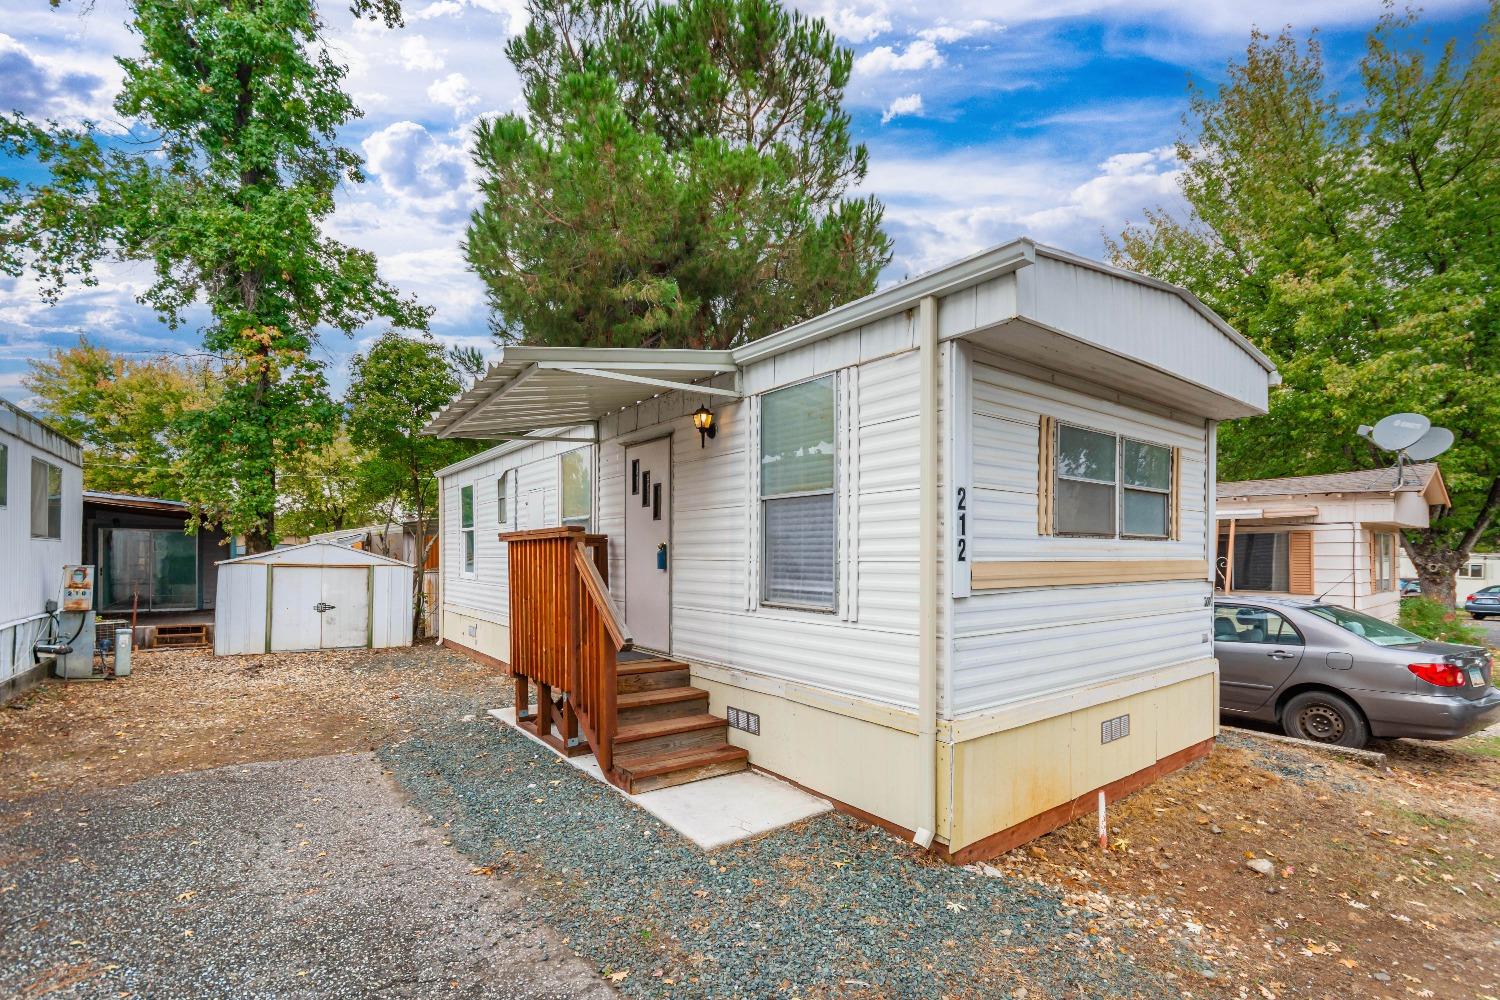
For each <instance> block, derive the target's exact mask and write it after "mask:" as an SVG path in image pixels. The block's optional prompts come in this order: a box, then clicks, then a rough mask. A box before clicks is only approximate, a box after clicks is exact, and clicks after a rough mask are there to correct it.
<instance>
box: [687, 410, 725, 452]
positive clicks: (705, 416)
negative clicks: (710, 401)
mask: <svg viewBox="0 0 1500 1000" xmlns="http://www.w3.org/2000/svg"><path fill="white" fill-rule="evenodd" d="M693 426H694V427H696V428H698V447H700V448H703V447H706V446H707V441H708V439H709V438H711V437H718V436H719V428H718V426H717V425H715V423H714V411H713V410H710V409H709V408H708V407H706V406H700V407H698V408H697V409H696V410H694V411H693Z"/></svg>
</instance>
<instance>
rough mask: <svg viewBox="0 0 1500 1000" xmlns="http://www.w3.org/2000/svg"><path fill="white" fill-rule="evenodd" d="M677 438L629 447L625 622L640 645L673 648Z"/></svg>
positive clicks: (662, 649) (627, 457)
mask: <svg viewBox="0 0 1500 1000" xmlns="http://www.w3.org/2000/svg"><path fill="white" fill-rule="evenodd" d="M671 467H672V439H671V438H659V439H657V440H655V441H647V442H646V443H645V444H637V445H631V446H630V447H628V448H626V449H625V624H626V625H628V626H630V632H631V635H633V636H634V637H635V644H636V645H637V646H643V647H645V648H646V649H654V650H657V651H658V652H663V653H665V652H668V651H669V649H670V647H671V609H672V560H671V553H670V552H669V551H668V543H669V542H670V541H671V537H672V531H671V528H672V474H671Z"/></svg>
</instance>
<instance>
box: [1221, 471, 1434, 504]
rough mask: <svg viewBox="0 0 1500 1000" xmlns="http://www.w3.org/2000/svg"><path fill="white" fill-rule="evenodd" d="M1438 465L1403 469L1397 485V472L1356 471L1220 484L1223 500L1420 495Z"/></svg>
mask: <svg viewBox="0 0 1500 1000" xmlns="http://www.w3.org/2000/svg"><path fill="white" fill-rule="evenodd" d="M1437 468H1438V466H1437V463H1436V462H1419V463H1417V464H1415V465H1408V466H1406V467H1405V469H1404V470H1403V475H1402V480H1403V481H1402V483H1401V484H1400V485H1399V486H1398V485H1397V484H1396V470H1395V469H1393V468H1386V469H1359V470H1356V471H1354V472H1330V473H1327V474H1325V475H1321V476H1287V477H1285V478H1283V479H1246V480H1242V481H1240V482H1237V483H1220V484H1219V489H1218V496H1219V499H1220V500H1228V499H1230V498H1231V497H1289V496H1300V495H1302V494H1305V493H1390V492H1393V491H1394V492H1399V493H1420V492H1421V491H1422V490H1424V489H1426V488H1427V484H1428V482H1430V481H1431V479H1432V477H1433V475H1434V474H1435V473H1436V472H1437Z"/></svg>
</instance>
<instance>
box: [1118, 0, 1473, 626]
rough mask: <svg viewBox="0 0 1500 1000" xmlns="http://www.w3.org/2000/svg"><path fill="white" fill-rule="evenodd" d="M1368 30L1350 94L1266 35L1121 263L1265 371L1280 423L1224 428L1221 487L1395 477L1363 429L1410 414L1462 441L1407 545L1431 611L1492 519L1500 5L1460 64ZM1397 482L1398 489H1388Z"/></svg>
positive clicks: (1122, 244)
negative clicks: (1195, 303) (1431, 516)
mask: <svg viewBox="0 0 1500 1000" xmlns="http://www.w3.org/2000/svg"><path fill="white" fill-rule="evenodd" d="M1416 27H1417V26H1416V24H1415V23H1414V16H1412V15H1401V16H1397V15H1389V16H1387V17H1386V18H1384V19H1383V20H1382V21H1381V23H1380V24H1379V26H1378V27H1377V28H1376V29H1375V30H1374V31H1373V32H1372V33H1371V35H1370V37H1369V39H1368V48H1367V52H1366V54H1365V56H1364V58H1363V61H1362V63H1361V66H1360V70H1361V73H1360V82H1361V91H1362V92H1361V94H1360V95H1359V97H1358V98H1357V99H1355V98H1348V99H1346V98H1344V97H1343V96H1341V95H1339V94H1335V93H1332V92H1330V90H1329V88H1328V85H1327V80H1326V78H1325V73H1324V68H1323V61H1322V54H1321V51H1320V49H1319V46H1318V44H1317V41H1316V39H1315V38H1314V39H1312V40H1309V41H1308V42H1307V43H1306V44H1305V45H1302V44H1299V43H1298V41H1297V40H1296V39H1295V38H1293V37H1292V36H1291V34H1290V33H1283V34H1282V35H1280V36H1279V37H1277V38H1274V39H1272V38H1269V37H1267V36H1265V35H1261V34H1255V35H1254V36H1253V37H1252V38H1251V41H1250V44H1249V47H1248V50H1247V52H1246V57H1245V61H1244V62H1243V63H1237V64H1234V65H1232V66H1230V68H1229V74H1228V79H1227V81H1226V82H1225V83H1224V85H1223V86H1222V87H1220V88H1219V89H1218V91H1217V93H1215V94H1211V95H1210V94H1207V93H1204V92H1201V91H1195V92H1194V93H1193V95H1192V102H1191V109H1192V117H1191V120H1192V121H1193V122H1195V123H1196V127H1195V128H1193V129H1192V134H1191V135H1190V137H1188V138H1186V139H1184V140H1183V141H1182V142H1181V143H1179V145H1178V157H1179V159H1180V160H1181V163H1182V171H1183V172H1182V182H1181V186H1182V193H1183V195H1184V197H1185V199H1186V201H1187V203H1188V205H1189V207H1190V208H1191V216H1190V217H1189V218H1187V219H1182V220H1179V219H1176V218H1174V217H1172V216H1171V215H1170V214H1168V213H1166V212H1163V211H1160V210H1158V211H1153V212H1148V213H1147V221H1146V223H1145V224H1144V225H1140V226H1134V227H1131V228H1128V229H1127V230H1126V231H1125V233H1124V234H1123V235H1122V237H1121V238H1120V240H1119V242H1118V243H1117V244H1115V245H1114V246H1113V248H1112V250H1113V256H1114V258H1115V260H1116V262H1117V263H1120V264H1122V265H1123V266H1126V267H1130V268H1133V269H1136V270H1139V271H1143V272H1145V273H1148V274H1152V275H1156V276H1157V277H1160V278H1164V279H1166V280H1168V281H1172V282H1176V283H1177V284H1181V285H1184V286H1186V287H1187V288H1189V289H1191V290H1192V291H1193V292H1195V293H1196V294H1197V295H1198V296H1199V297H1200V298H1202V299H1203V300H1204V301H1205V302H1207V303H1208V304H1209V305H1210V306H1212V307H1213V308H1214V309H1215V310H1216V311H1218V312H1219V313H1220V314H1221V315H1222V316H1224V317H1225V318H1226V319H1227V320H1228V321H1229V322H1230V323H1231V324H1233V325H1234V326H1236V327H1237V328H1238V329H1240V330H1241V331H1242V332H1244V333H1245V334H1246V335H1247V336H1249V337H1250V339H1251V340H1253V341H1254V342H1255V343H1256V344H1257V345H1258V346H1260V347H1261V348H1262V349H1263V350H1264V351H1265V352H1266V353H1267V354H1269V355H1270V356H1271V357H1272V358H1273V359H1274V360H1275V361H1276V363H1277V366H1278V367H1279V368H1280V370H1281V374H1282V378H1283V380H1284V381H1283V384H1282V385H1281V386H1280V387H1279V388H1277V389H1274V390H1273V392H1272V395H1271V404H1270V413H1269V415H1267V416H1264V417H1256V418H1253V419H1249V420H1241V421H1235V422H1233V423H1230V424H1226V425H1224V426H1223V427H1221V428H1220V432H1219V460H1220V471H1221V475H1222V477H1223V478H1225V479H1240V478H1255V477H1262V476H1283V475H1294V474H1297V475H1300V474H1310V473H1320V472H1332V471H1339V470H1344V469H1350V468H1360V467H1365V468H1370V467H1376V466H1378V465H1382V464H1388V463H1389V461H1390V459H1389V456H1385V455H1382V454H1379V453H1377V452H1376V451H1375V450H1374V449H1373V448H1372V447H1371V446H1369V445H1368V444H1367V443H1366V442H1365V441H1363V440H1362V439H1361V438H1359V437H1358V436H1357V435H1356V433H1355V430H1356V428H1357V427H1358V426H1359V425H1360V424H1362V423H1373V422H1374V421H1375V420H1377V419H1379V418H1380V417H1382V416H1384V415H1385V414H1387V413H1392V412H1396V411H1400V410H1411V411H1416V412H1419V413H1424V414H1426V415H1427V416H1428V417H1430V418H1431V419H1432V421H1433V422H1434V423H1435V424H1439V425H1442V426H1446V427H1449V428H1451V429H1452V430H1453V431H1454V433H1455V435H1456V436H1457V442H1456V444H1455V445H1454V447H1453V448H1452V450H1451V451H1449V452H1448V453H1447V454H1446V455H1444V456H1443V458H1442V460H1441V464H1442V467H1443V474H1444V477H1445V479H1446V480H1447V483H1448V488H1449V491H1450V493H1451V494H1452V498H1453V506H1452V509H1451V510H1450V511H1447V512H1446V513H1444V515H1443V516H1441V517H1439V518H1437V519H1436V520H1435V521H1434V522H1433V523H1432V525H1431V527H1429V528H1427V529H1424V530H1421V531H1410V532H1406V533H1405V536H1404V545H1405V548H1406V551H1407V553H1408V554H1409V555H1410V556H1411V558H1412V561H1413V563H1414V564H1415V565H1416V567H1417V571H1418V573H1419V574H1420V576H1421V581H1422V590H1423V592H1424V593H1426V594H1431V595H1441V597H1442V598H1443V599H1444V600H1446V601H1447V602H1449V603H1450V604H1451V603H1452V600H1453V596H1454V595H1453V575H1454V573H1455V572H1456V571H1457V570H1458V568H1459V567H1460V566H1461V565H1462V564H1463V562H1464V560H1465V559H1466V558H1467V556H1468V554H1469V553H1470V551H1472V550H1473V548H1474V546H1475V545H1476V544H1477V543H1478V542H1479V541H1480V540H1481V539H1483V538H1484V537H1485V535H1486V533H1487V532H1489V531H1491V529H1492V528H1493V526H1494V524H1495V519H1496V515H1497V513H1500V295H1497V294H1496V293H1497V289H1500V225H1497V223H1500V41H1497V38H1496V34H1495V33H1496V28H1497V27H1500V7H1492V8H1491V12H1490V16H1489V18H1488V20H1487V22H1486V24H1485V25H1484V27H1483V29H1482V30H1481V31H1480V33H1479V35H1478V37H1477V38H1476V39H1475V41H1474V44H1473V46H1472V51H1470V52H1469V53H1468V54H1467V58H1465V57H1464V56H1463V55H1461V54H1460V52H1459V51H1458V48H1457V47H1456V46H1455V45H1454V44H1452V43H1450V44H1448V45H1446V46H1444V47H1443V48H1442V49H1441V50H1439V51H1433V50H1432V47H1431V46H1430V45H1429V43H1427V42H1425V41H1424V42H1420V43H1412V44H1407V45H1403V41H1402V40H1403V39H1407V38H1410V37H1412V36H1413V35H1414V34H1415V30H1414V29H1415V28H1416ZM1393 475H1394V473H1393Z"/></svg>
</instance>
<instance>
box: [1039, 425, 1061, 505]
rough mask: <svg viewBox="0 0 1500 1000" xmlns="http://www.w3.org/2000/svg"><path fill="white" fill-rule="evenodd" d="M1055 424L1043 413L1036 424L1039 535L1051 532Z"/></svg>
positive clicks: (1055, 443)
mask: <svg viewBox="0 0 1500 1000" xmlns="http://www.w3.org/2000/svg"><path fill="white" fill-rule="evenodd" d="M1056 425H1057V421H1055V420H1054V419H1053V418H1052V417H1049V416H1045V415H1043V416H1042V417H1041V419H1040V420H1039V421H1038V424H1037V447H1036V465H1037V474H1036V531H1037V534H1039V535H1050V534H1053V533H1054V532H1053V523H1054V519H1053V506H1052V504H1053V498H1052V492H1053V491H1052V483H1053V476H1052V467H1053V464H1054V453H1053V449H1055V448H1056V446H1057V434H1056Z"/></svg>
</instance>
